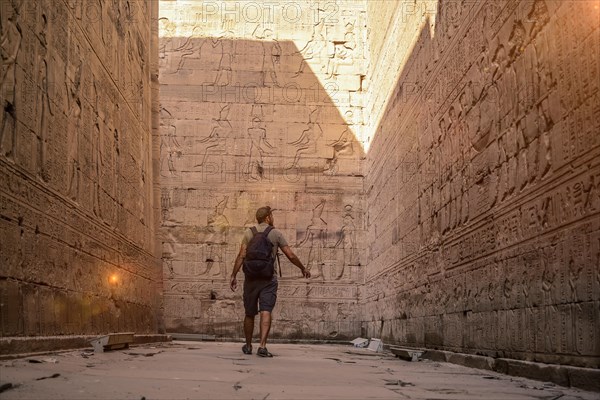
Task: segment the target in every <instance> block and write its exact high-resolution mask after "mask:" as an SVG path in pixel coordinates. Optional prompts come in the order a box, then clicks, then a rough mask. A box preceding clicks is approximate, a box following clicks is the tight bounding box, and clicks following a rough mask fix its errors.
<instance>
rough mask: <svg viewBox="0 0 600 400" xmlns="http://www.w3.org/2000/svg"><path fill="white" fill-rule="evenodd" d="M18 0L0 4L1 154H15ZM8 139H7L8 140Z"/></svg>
mask: <svg viewBox="0 0 600 400" xmlns="http://www.w3.org/2000/svg"><path fill="white" fill-rule="evenodd" d="M19 3H20V2H19V1H16V0H11V1H3V2H2V4H1V5H0V7H1V10H2V17H0V22H1V23H2V25H1V26H0V29H1V35H0V51H1V53H0V61H1V62H2V64H1V67H2V70H1V71H0V100H1V103H0V106H1V107H2V110H1V112H0V115H1V116H2V119H1V120H0V154H2V155H4V156H6V157H9V158H14V157H15V153H16V148H17V137H16V129H17V126H16V124H17V121H16V118H17V117H16V113H15V112H16V105H15V91H16V84H17V75H16V73H17V70H16V60H17V55H18V54H19V50H20V49H21V40H22V37H23V35H22V33H21V26H20V24H19V21H18V17H19V6H20V4H19ZM7 142H8V143H7Z"/></svg>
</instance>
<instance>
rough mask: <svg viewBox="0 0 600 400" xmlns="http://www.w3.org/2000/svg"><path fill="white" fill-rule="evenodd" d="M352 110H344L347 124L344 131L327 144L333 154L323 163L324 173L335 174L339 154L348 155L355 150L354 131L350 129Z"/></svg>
mask: <svg viewBox="0 0 600 400" xmlns="http://www.w3.org/2000/svg"><path fill="white" fill-rule="evenodd" d="M353 116H354V114H353V112H352V111H346V118H345V119H346V121H347V123H348V125H346V127H345V129H344V131H343V132H342V134H341V135H340V137H339V138H338V139H337V140H334V141H333V142H332V143H331V144H329V146H331V147H332V148H333V156H332V157H331V158H328V159H327V162H326V164H325V168H324V172H325V173H326V174H333V175H335V174H336V172H337V169H338V165H337V164H338V159H339V157H340V156H350V155H353V154H354V152H355V149H354V146H355V142H356V138H355V137H354V133H353V132H352V130H351V129H350V125H349V124H352V119H353Z"/></svg>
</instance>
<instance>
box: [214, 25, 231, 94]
mask: <svg viewBox="0 0 600 400" xmlns="http://www.w3.org/2000/svg"><path fill="white" fill-rule="evenodd" d="M216 40H217V42H215V41H214V40H213V39H212V38H211V39H210V42H211V45H212V46H213V47H216V46H220V48H221V58H220V60H219V66H218V72H217V76H216V78H215V81H214V83H213V84H214V85H215V86H227V85H229V84H230V83H231V75H232V65H233V57H234V55H235V41H234V39H233V32H232V31H230V30H227V31H225V32H223V34H222V35H221V36H219V37H218V38H217V39H216Z"/></svg>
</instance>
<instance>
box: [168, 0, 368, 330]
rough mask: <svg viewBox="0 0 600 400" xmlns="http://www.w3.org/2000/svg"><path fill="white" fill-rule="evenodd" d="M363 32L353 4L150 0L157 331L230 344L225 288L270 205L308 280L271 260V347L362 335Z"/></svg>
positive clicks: (234, 305) (230, 297)
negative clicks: (158, 227) (276, 269)
mask: <svg viewBox="0 0 600 400" xmlns="http://www.w3.org/2000/svg"><path fill="white" fill-rule="evenodd" d="M365 21H366V18H365V8H364V3H363V2H357V1H346V2H337V3H330V4H329V5H327V6H326V7H322V5H321V6H319V5H318V3H317V2H311V1H299V2H296V1H294V2H271V3H264V4H263V3H261V2H253V1H224V2H204V3H198V4H189V5H186V7H185V8H183V7H181V6H180V3H174V2H170V1H161V18H160V21H159V25H160V36H161V39H160V50H159V58H160V83H161V93H160V95H161V110H160V112H161V131H160V138H161V142H160V143H161V145H160V174H161V207H162V231H161V233H162V245H163V247H162V248H163V263H164V280H165V321H166V322H165V323H166V327H167V330H168V331H170V332H195V333H203V334H210V335H217V336H222V337H236V336H239V335H240V334H241V328H242V326H241V321H242V319H243V315H244V312H243V306H242V303H241V289H238V291H237V292H235V293H234V292H231V290H230V289H229V276H230V274H231V271H232V268H233V262H234V260H235V257H236V255H237V252H238V250H239V246H240V242H241V238H242V235H243V232H244V230H245V229H247V227H248V226H251V225H252V224H253V223H255V218H254V213H255V211H256V209H257V208H258V207H261V206H263V205H270V206H271V207H274V208H276V209H277V211H275V213H274V215H275V225H276V226H277V227H278V228H279V229H281V230H282V231H283V233H284V235H285V236H286V238H287V240H288V242H289V243H290V246H291V247H292V249H293V250H294V252H296V254H298V256H299V257H300V259H301V260H302V261H303V262H304V264H305V265H306V266H307V267H308V268H309V269H310V270H311V273H312V275H313V278H311V279H310V280H303V279H301V274H300V271H299V270H298V269H297V268H296V267H295V266H293V265H292V264H291V263H289V262H288V261H287V259H286V258H285V257H284V256H282V258H281V270H282V277H280V278H279V281H280V287H279V296H278V305H277V307H276V309H275V311H274V325H273V329H272V334H273V336H274V337H286V338H304V339H306V338H320V339H322V338H342V337H346V338H351V337H355V336H356V335H358V334H360V321H359V315H360V312H359V297H360V289H359V288H360V284H361V283H362V282H363V276H364V269H365V261H366V260H365V257H364V250H365V245H364V240H363V234H364V228H363V227H364V202H363V196H362V193H363V169H364V168H363V163H364V152H363V150H362V148H363V144H362V138H361V136H360V135H361V132H362V128H363V122H362V121H363V113H362V111H363V96H364V91H363V89H362V80H363V76H364V74H365V71H366V50H365V46H364V45H365V41H364V36H365V23H366V22H365ZM242 277H243V274H242V273H240V275H239V276H238V278H242Z"/></svg>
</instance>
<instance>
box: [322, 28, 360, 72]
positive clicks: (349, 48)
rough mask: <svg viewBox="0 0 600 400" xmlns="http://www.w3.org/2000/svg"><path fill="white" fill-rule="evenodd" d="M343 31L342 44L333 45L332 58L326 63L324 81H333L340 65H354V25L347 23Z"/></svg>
mask: <svg viewBox="0 0 600 400" xmlns="http://www.w3.org/2000/svg"><path fill="white" fill-rule="evenodd" d="M345 30H346V32H345V33H344V42H342V43H335V44H334V50H333V57H331V58H329V60H328V62H327V70H326V74H327V77H326V79H335V78H336V77H337V75H338V69H339V66H340V65H352V64H353V63H354V50H355V49H356V38H355V36H354V23H352V22H348V23H347V24H346V26H345Z"/></svg>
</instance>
